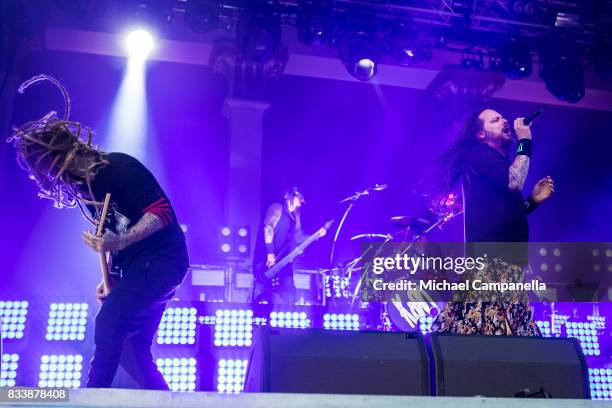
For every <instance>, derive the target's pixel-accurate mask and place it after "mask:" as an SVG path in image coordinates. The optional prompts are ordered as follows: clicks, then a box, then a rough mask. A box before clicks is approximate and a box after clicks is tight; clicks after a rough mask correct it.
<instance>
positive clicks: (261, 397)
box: [0, 389, 612, 408]
mask: <svg viewBox="0 0 612 408" xmlns="http://www.w3.org/2000/svg"><path fill="white" fill-rule="evenodd" d="M0 406H3V407H22V406H24V404H23V403H0ZM28 406H32V407H48V406H53V407H58V408H59V407H146V408H158V407H159V408H189V407H194V408H195V407H197V408H208V407H210V408H213V407H214V408H247V407H248V408H264V407H265V408H314V407H320V408H336V407H337V408H340V407H350V408H372V407H377V408H395V407H404V408H411V407H423V406H427V407H430V408H441V407H444V408H487V407H495V408H532V407H533V408H587V407H598V408H603V407H612V402H610V401H588V400H559V399H552V400H551V399H549V400H546V399H530V400H528V401H527V400H525V399H510V398H480V397H474V398H457V397H407V396H377V395H328V394H268V393H253V394H250V393H245V394H239V395H221V394H216V393H209V392H195V393H173V392H163V391H135V390H121V389H109V390H102V389H75V390H71V391H70V402H69V403H37V404H34V403H28Z"/></svg>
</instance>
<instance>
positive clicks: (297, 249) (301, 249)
mask: <svg viewBox="0 0 612 408" xmlns="http://www.w3.org/2000/svg"><path fill="white" fill-rule="evenodd" d="M320 237H321V231H317V232H315V233H314V234H312V235H311V236H309V237H308V238H307V239H306V241H304V242H302V243H301V244H300V245H298V246H297V247H295V249H294V250H293V251H291V252H289V253H288V254H287V255H286V256H285V257H284V258H283V259H281V260H280V261H278V262H277V263H276V264H274V266H273V267H271V268H270V269H268V270H267V271H266V272H265V275H266V276H267V277H268V278H272V277H274V276H275V275H276V274H277V273H278V272H279V271H280V270H281V269H283V268H284V267H285V266H287V265H288V264H289V263H290V262H291V261H293V260H294V259H295V258H296V257H297V256H298V255H300V254H301V253H302V252H304V250H305V249H306V248H307V247H308V246H309V245H310V244H312V243H313V242H314V241H316V240H317V239H319V238H320Z"/></svg>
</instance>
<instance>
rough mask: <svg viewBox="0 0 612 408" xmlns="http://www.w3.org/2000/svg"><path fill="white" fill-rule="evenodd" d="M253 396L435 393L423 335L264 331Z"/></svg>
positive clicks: (253, 371)
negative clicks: (431, 382)
mask: <svg viewBox="0 0 612 408" xmlns="http://www.w3.org/2000/svg"><path fill="white" fill-rule="evenodd" d="M245 391H247V392H288V393H321V394H367V395H429V360H428V358H427V352H426V349H425V344H424V342H423V336H422V335H421V334H420V333H392V332H363V331H362V332H358V331H331V330H319V329H311V330H301V329H274V328H268V327H260V328H259V331H258V332H256V336H255V338H254V344H253V350H252V352H251V358H250V360H249V364H248V368H247V375H246V380H245Z"/></svg>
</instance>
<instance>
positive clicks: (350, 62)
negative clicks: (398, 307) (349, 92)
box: [338, 31, 380, 81]
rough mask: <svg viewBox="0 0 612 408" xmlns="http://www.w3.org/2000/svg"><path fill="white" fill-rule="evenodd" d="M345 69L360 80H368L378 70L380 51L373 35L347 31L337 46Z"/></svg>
mask: <svg viewBox="0 0 612 408" xmlns="http://www.w3.org/2000/svg"><path fill="white" fill-rule="evenodd" d="M338 53H339V55H340V60H341V61H342V64H344V67H345V68H346V70H347V71H348V72H349V74H351V75H352V76H353V77H355V78H357V79H358V80H360V81H370V80H372V78H374V77H375V76H376V73H377V71H378V60H379V58H380V52H379V50H378V47H377V43H376V41H375V39H374V36H373V35H371V34H369V33H367V32H366V31H357V32H354V33H347V34H346V35H345V36H344V37H343V38H342V39H341V41H340V44H339V46H338Z"/></svg>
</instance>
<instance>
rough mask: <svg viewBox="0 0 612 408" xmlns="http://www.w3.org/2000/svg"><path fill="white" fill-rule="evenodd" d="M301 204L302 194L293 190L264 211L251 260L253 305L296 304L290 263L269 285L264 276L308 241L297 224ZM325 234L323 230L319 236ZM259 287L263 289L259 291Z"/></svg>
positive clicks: (294, 188)
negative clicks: (253, 284) (268, 270)
mask: <svg viewBox="0 0 612 408" xmlns="http://www.w3.org/2000/svg"><path fill="white" fill-rule="evenodd" d="M304 203H305V201H304V195H303V194H302V192H301V191H300V190H299V189H298V188H297V187H292V188H290V189H289V190H287V191H286V192H285V193H284V194H283V201H282V203H279V202H274V203H272V204H271V205H270V207H268V210H267V211H266V216H265V218H264V220H263V223H262V226H261V227H260V228H259V231H258V235H257V242H256V244H255V252H254V257H253V274H254V277H255V281H256V282H255V286H256V288H255V290H254V293H253V300H254V301H255V302H261V301H266V302H267V303H270V304H291V305H292V304H294V303H295V284H294V282H293V267H292V264H291V263H289V264H288V265H287V266H285V267H284V268H283V269H282V270H281V271H280V272H279V273H278V274H276V276H275V278H274V279H273V280H272V282H268V281H267V280H266V279H265V277H264V276H263V273H264V272H265V271H266V270H267V269H269V268H271V267H272V266H274V265H275V264H276V262H277V261H280V260H281V259H282V258H283V257H284V256H285V255H287V254H289V253H290V252H291V250H292V249H293V248H294V247H295V246H296V245H298V244H299V243H301V242H303V241H304V240H305V239H306V238H308V237H307V236H306V235H305V234H304V233H303V231H302V225H301V221H300V209H301V207H302V206H303V205H304ZM324 234H325V231H324V230H323V234H322V235H324ZM262 282H266V284H263V283H262ZM262 286H265V287H264V288H263V289H262ZM258 288H259V289H258Z"/></svg>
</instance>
